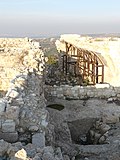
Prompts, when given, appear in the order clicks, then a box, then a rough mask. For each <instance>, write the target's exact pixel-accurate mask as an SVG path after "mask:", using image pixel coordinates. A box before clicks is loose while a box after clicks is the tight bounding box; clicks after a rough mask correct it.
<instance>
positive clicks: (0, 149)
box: [0, 140, 9, 156]
mask: <svg viewBox="0 0 120 160" xmlns="http://www.w3.org/2000/svg"><path fill="white" fill-rule="evenodd" d="M8 148H9V143H7V142H5V141H4V140H0V156H4V154H5V153H7V150H8Z"/></svg>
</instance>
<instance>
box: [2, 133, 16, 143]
mask: <svg viewBox="0 0 120 160" xmlns="http://www.w3.org/2000/svg"><path fill="white" fill-rule="evenodd" d="M0 139H4V141H7V142H9V143H15V142H17V140H18V133H17V132H14V133H3V132H0Z"/></svg>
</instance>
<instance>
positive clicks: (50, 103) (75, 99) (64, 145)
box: [0, 38, 120, 160]
mask: <svg viewBox="0 0 120 160" xmlns="http://www.w3.org/2000/svg"><path fill="white" fill-rule="evenodd" d="M44 68H45V58H44V53H43V51H42V50H41V47H40V44H39V43H38V42H35V41H33V40H32V39H28V38H21V39H20V38H18V39H5V38H4V39H3V38H1V39H0V97H1V98H0V159H8V160H9V159H10V160H18V159H22V160H27V159H33V160H96V159H97V160H105V159H109V160H113V159H114V160H115V159H116V160H119V156H120V155H119V146H120V136H119V131H120V121H119V120H120V107H119V106H120V103H119V100H120V88H119V87H115V86H112V85H110V84H103V85H101V84H97V85H96V86H91V87H88V86H69V85H60V86H56V85H52V86H49V85H45V84H44V77H45V76H44ZM113 151H114V153H113Z"/></svg>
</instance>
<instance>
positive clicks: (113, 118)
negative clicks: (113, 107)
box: [102, 114, 119, 124]
mask: <svg viewBox="0 0 120 160" xmlns="http://www.w3.org/2000/svg"><path fill="white" fill-rule="evenodd" d="M102 120H103V122H105V123H107V124H113V123H117V122H119V115H115V114H108V115H107V114H106V115H103V117H102Z"/></svg>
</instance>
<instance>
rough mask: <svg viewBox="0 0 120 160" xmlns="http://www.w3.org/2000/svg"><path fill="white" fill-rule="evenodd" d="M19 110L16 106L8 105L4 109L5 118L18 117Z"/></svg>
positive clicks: (14, 118)
mask: <svg viewBox="0 0 120 160" xmlns="http://www.w3.org/2000/svg"><path fill="white" fill-rule="evenodd" d="M19 112H20V108H19V107H18V106H10V107H8V108H7V109H6V118H8V119H13V120H16V119H18V117H19Z"/></svg>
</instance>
